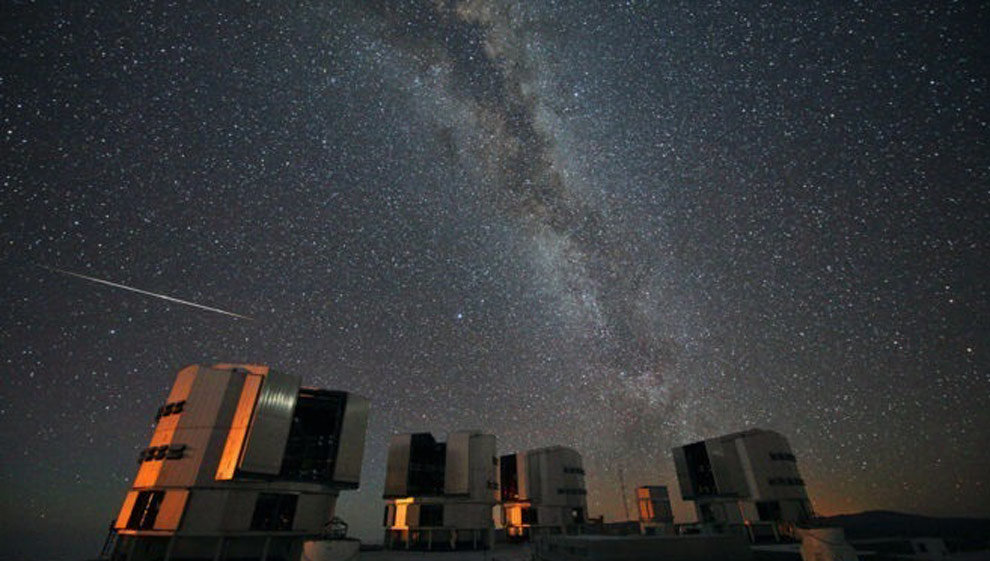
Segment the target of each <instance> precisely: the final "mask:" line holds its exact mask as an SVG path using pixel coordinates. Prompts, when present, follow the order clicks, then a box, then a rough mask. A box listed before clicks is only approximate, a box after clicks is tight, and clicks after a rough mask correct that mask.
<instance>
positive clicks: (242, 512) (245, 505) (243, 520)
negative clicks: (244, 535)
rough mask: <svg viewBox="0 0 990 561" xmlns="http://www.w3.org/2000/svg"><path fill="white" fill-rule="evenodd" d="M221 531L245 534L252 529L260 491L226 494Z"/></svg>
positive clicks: (237, 491)
mask: <svg viewBox="0 0 990 561" xmlns="http://www.w3.org/2000/svg"><path fill="white" fill-rule="evenodd" d="M223 501H224V502H223V504H222V507H223V515H222V516H221V519H220V529H221V530H222V531H224V532H245V531H247V530H248V528H250V527H251V518H252V517H254V507H255V504H256V503H257V502H258V491H254V490H236V491H230V492H229V493H226V492H225V496H224V499H223Z"/></svg>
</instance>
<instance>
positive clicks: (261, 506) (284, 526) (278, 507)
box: [251, 493, 299, 531]
mask: <svg viewBox="0 0 990 561" xmlns="http://www.w3.org/2000/svg"><path fill="white" fill-rule="evenodd" d="M298 500H299V495H292V494H288V493H260V494H258V501H257V502H256V503H254V516H253V517H252V518H251V529H252V530H268V531H287V530H291V529H292V522H293V520H294V519H295V517H296V503H297V502H298Z"/></svg>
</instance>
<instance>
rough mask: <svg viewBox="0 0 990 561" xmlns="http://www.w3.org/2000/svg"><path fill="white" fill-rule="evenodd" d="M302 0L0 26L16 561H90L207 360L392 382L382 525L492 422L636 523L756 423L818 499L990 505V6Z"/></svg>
mask: <svg viewBox="0 0 990 561" xmlns="http://www.w3.org/2000/svg"><path fill="white" fill-rule="evenodd" d="M281 4H282V3H274V4H272V5H269V6H261V7H259V6H238V7H233V6H225V7H224V8H223V9H222V10H221V11H219V12H218V11H215V9H212V8H210V7H206V6H200V5H194V6H193V7H174V6H170V7H157V6H156V7H134V6H132V7H130V8H125V9H119V8H118V7H113V8H110V7H106V8H104V7H97V6H95V5H93V4H92V3H79V5H78V6H63V7H59V6H51V5H49V6H24V5H16V4H15V5H12V6H9V7H6V8H5V13H4V17H3V18H2V21H0V36H2V38H3V41H2V42H0V51H2V57H0V64H2V66H0V68H2V72H0V104H2V112H0V115H2V119H3V127H2V129H0V142H2V143H3V154H4V157H3V158H2V160H0V168H2V169H0V171H2V173H0V177H2V181H3V189H2V198H0V244H2V246H0V274H2V283H0V291H2V292H0V294H2V300H0V303H2V306H3V315H2V317H3V323H2V325H0V364H3V367H4V372H3V374H4V376H3V383H2V384H0V399H2V401H0V442H2V443H3V446H2V447H0V461H2V464H3V466H4V469H3V472H2V480H0V481H2V485H3V496H4V498H5V500H4V501H3V503H2V506H0V512H2V518H0V528H2V530H0V540H2V541H3V542H4V543H5V544H8V545H5V551H3V552H2V554H0V557H2V558H3V559H8V558H9V559H15V558H17V559H19V558H25V557H29V556H31V557H47V558H59V559H61V558H64V559H78V558H80V556H81V555H95V554H96V550H97V549H98V547H99V544H100V540H101V539H102V537H103V532H104V530H105V528H106V523H107V521H109V520H110V518H111V517H113V516H114V515H115V513H116V509H117V508H118V507H119V503H120V500H121V499H122V497H123V493H124V490H125V489H126V487H127V486H128V484H129V482H130V480H131V478H132V477H133V475H134V472H135V464H134V459H135V457H136V454H137V452H138V451H139V450H140V449H141V448H143V447H144V446H146V441H147V439H148V437H149V435H150V428H151V423H152V421H153V417H154V412H155V410H156V409H157V407H158V405H160V402H161V400H162V399H164V396H165V395H166V391H167V388H168V387H169V385H170V384H171V381H172V379H173V376H174V373H175V372H176V371H177V370H178V369H179V368H180V367H181V366H183V365H185V364H189V363H194V362H204V363H209V362H211V361H224V362H231V361H239V362H257V363H264V364H269V365H271V366H272V367H274V368H276V369H281V370H285V371H288V372H292V373H295V374H299V375H301V376H302V377H303V378H304V380H305V382H306V383H307V384H310V385H320V386H326V387H332V388H339V389H344V390H348V391H354V392H357V393H361V394H363V395H366V396H368V397H369V398H371V400H372V404H373V405H372V407H373V409H372V418H371V421H370V426H369V432H368V446H367V448H366V456H365V465H364V471H363V473H362V486H361V490H360V491H358V492H353V493H347V494H345V495H344V496H343V497H342V499H341V501H340V503H339V514H340V515H341V516H342V517H343V518H344V519H346V520H347V521H348V522H349V523H350V524H351V529H352V532H354V533H356V534H357V535H359V536H361V537H364V538H367V539H372V540H374V539H380V535H381V528H380V527H379V526H378V525H379V523H380V519H381V507H382V503H381V500H380V496H381V489H382V484H383V479H384V468H385V465H384V464H385V450H386V445H387V441H388V437H389V435H390V434H393V433H397V432H410V431H432V432H434V433H437V434H439V435H443V434H446V433H447V432H448V431H452V430H458V429H466V428H478V429H483V430H486V431H490V432H493V433H494V434H496V435H497V437H498V439H499V440H498V442H499V444H498V446H499V450H500V451H501V452H504V453H508V452H512V451H516V450H521V449H526V448H533V447H537V446H544V445H550V444H563V445H567V446H572V447H574V448H576V449H578V450H579V451H580V452H581V453H582V454H583V455H584V458H585V463H586V468H587V471H588V484H589V497H588V498H589V507H590V508H589V511H590V514H591V515H599V514H604V515H605V516H606V518H607V519H610V520H614V519H618V518H621V517H622V516H623V506H622V499H621V495H620V492H619V482H618V470H619V469H622V470H623V471H624V474H625V480H626V482H627V484H628V485H630V486H634V485H642V484H666V485H671V486H674V485H675V484H676V480H675V477H674V473H673V466H672V462H671V459H670V448H671V447H672V446H674V445H678V444H682V443H685V442H689V441H692V440H696V439H700V438H705V437H710V436H715V435H718V434H722V433H726V432H731V431H736V430H741V429H744V428H749V427H763V428H770V429H774V430H778V431H780V432H782V433H783V434H785V435H786V436H788V438H789V439H790V441H791V443H792V445H793V446H794V449H795V453H796V454H797V456H798V458H799V462H800V467H801V469H802V472H803V473H802V475H803V478H804V479H805V480H806V481H807V482H808V490H809V494H810V495H811V497H812V500H813V502H814V506H815V508H816V509H817V510H818V511H819V512H822V513H825V514H833V513H840V512H853V511H859V510H865V509H878V508H883V509H896V510H904V511H909V512H919V513H925V514H935V515H983V516H987V515H990V510H988V506H987V505H990V489H988V487H990V481H988V479H987V474H988V473H990V468H988V466H990V448H988V447H987V446H986V442H988V441H990V367H988V361H990V355H988V351H987V342H988V339H990V329H988V327H990V326H988V320H987V318H988V317H990V309H988V298H987V291H988V281H987V275H986V272H985V270H986V263H987V262H988V257H990V256H988V254H987V253H988V252H987V245H988V234H987V230H988V228H987V224H990V191H988V185H990V150H988V146H987V139H988V138H990V130H988V124H987V123H988V120H990V115H988V109H987V104H986V101H985V99H986V98H987V87H988V71H987V69H988V65H987V51H986V44H985V38H984V35H985V32H984V30H985V29H987V28H988V27H990V22H988V8H987V7H986V6H985V5H981V4H980V3H977V2H971V3H956V4H948V3H946V5H944V6H942V5H939V6H924V7H919V6H913V5H908V4H906V3H905V4H896V5H894V4H885V5H884V6H881V7H872V6H863V5H858V4H849V5H846V6H842V7H831V6H830V5H828V4H825V5H823V6H814V5H810V4H802V5H800V6H798V5H782V6H770V5H765V6H757V5H745V6H739V7H736V8H730V7H727V6H724V5H721V4H719V3H701V2H671V3H662V4H660V3H657V4H651V3H646V2H643V3H639V2H635V3H633V2H630V3H624V4H621V5H615V6H611V7H609V8H608V9H604V8H602V7H597V6H591V3H588V2H572V3H567V2H550V3H542V2H521V3H497V4H496V3H489V2H480V1H475V0H469V1H464V2H448V1H443V0H438V1H422V2H387V1H380V2H353V3H342V4H339V5H336V6H333V7H330V6H324V5H320V4H316V5H312V6H303V7H300V6H292V7H289V6H283V5H281ZM45 267H50V268H59V269H65V270H70V271H75V272H79V273H80V274H84V275H86V276H89V277H96V278H107V279H113V280H114V281H115V282H118V283H121V284H124V285H128V286H137V287H141V288H142V289H145V290H147V291H150V292H154V293H160V294H168V295H170V296H173V297H175V298H179V299H182V300H185V301H192V302H207V303H210V305H211V306H216V307H219V308H221V309H224V310H237V311H238V313H243V314H244V315H246V316H250V317H251V318H253V320H254V321H250V322H245V321H237V320H234V319H231V318H228V317H225V316H222V315H218V314H212V313H210V312H207V311H201V310H196V309H191V308H189V307H186V306H176V305H174V304H170V303H168V302H164V301H161V300H157V299H151V298H147V297H145V296H142V295H138V294H131V293H127V292H122V291H116V290H111V289H106V288H102V287H99V286H97V285H94V284H92V283H86V282H83V281H80V280H78V279H73V278H70V277H66V276H64V275H58V274H53V273H52V272H51V271H50V270H48V269H45ZM676 502H677V504H675V510H676V512H677V514H678V515H679V516H681V517H682V518H687V517H690V516H691V512H690V509H688V508H685V505H684V504H682V503H680V502H679V501H676Z"/></svg>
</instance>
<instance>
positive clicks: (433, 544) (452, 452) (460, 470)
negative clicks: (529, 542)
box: [384, 431, 498, 550]
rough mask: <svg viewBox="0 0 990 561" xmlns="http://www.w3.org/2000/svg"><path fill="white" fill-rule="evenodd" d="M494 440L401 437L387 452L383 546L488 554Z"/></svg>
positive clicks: (473, 435)
mask: <svg viewBox="0 0 990 561" xmlns="http://www.w3.org/2000/svg"><path fill="white" fill-rule="evenodd" d="M496 464H497V459H496V457H495V436H494V435H491V434H483V433H481V432H477V431H460V432H454V433H450V434H449V435H448V436H447V441H446V442H438V441H437V440H435V439H434V438H433V435H431V434H430V433H417V434H400V435H396V436H393V437H392V441H391V442H390V443H389V447H388V467H387V475H386V480H385V493H384V498H385V520H384V525H385V547H388V548H393V549H430V550H444V549H446V550H450V549H489V548H491V547H492V544H493V542H494V521H493V518H492V510H493V508H494V507H495V501H496V490H497V488H498V485H497V483H496V478H495V466H496Z"/></svg>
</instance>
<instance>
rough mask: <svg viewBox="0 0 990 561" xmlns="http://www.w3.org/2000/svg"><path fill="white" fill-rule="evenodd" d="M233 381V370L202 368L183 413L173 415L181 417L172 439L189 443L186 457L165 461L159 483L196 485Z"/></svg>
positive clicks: (185, 452) (185, 485)
mask: <svg viewBox="0 0 990 561" xmlns="http://www.w3.org/2000/svg"><path fill="white" fill-rule="evenodd" d="M230 381H231V372H230V371H223V370H209V369H206V368H203V369H201V370H200V375H199V376H197V378H196V382H195V383H194V384H193V387H192V390H191V392H190V393H189V399H188V401H187V403H186V405H185V407H184V408H183V410H182V413H180V414H178V415H173V416H175V417H178V424H177V425H176V427H175V432H174V435H173V437H172V439H171V442H172V443H173V444H177V445H182V444H184V445H185V446H186V448H185V450H184V452H183V457H182V458H180V459H176V460H165V461H164V464H163V465H162V472H161V474H160V475H159V476H158V485H162V486H167V487H172V486H183V487H191V486H193V485H195V484H196V477H197V475H198V474H199V470H200V466H201V464H202V463H203V456H204V454H205V453H206V449H207V446H208V445H209V443H210V438H211V437H212V436H213V433H214V431H215V430H216V425H217V420H218V419H217V416H218V414H219V411H220V408H221V406H222V405H223V403H224V398H225V396H226V395H227V388H228V386H229V384H230Z"/></svg>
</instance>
